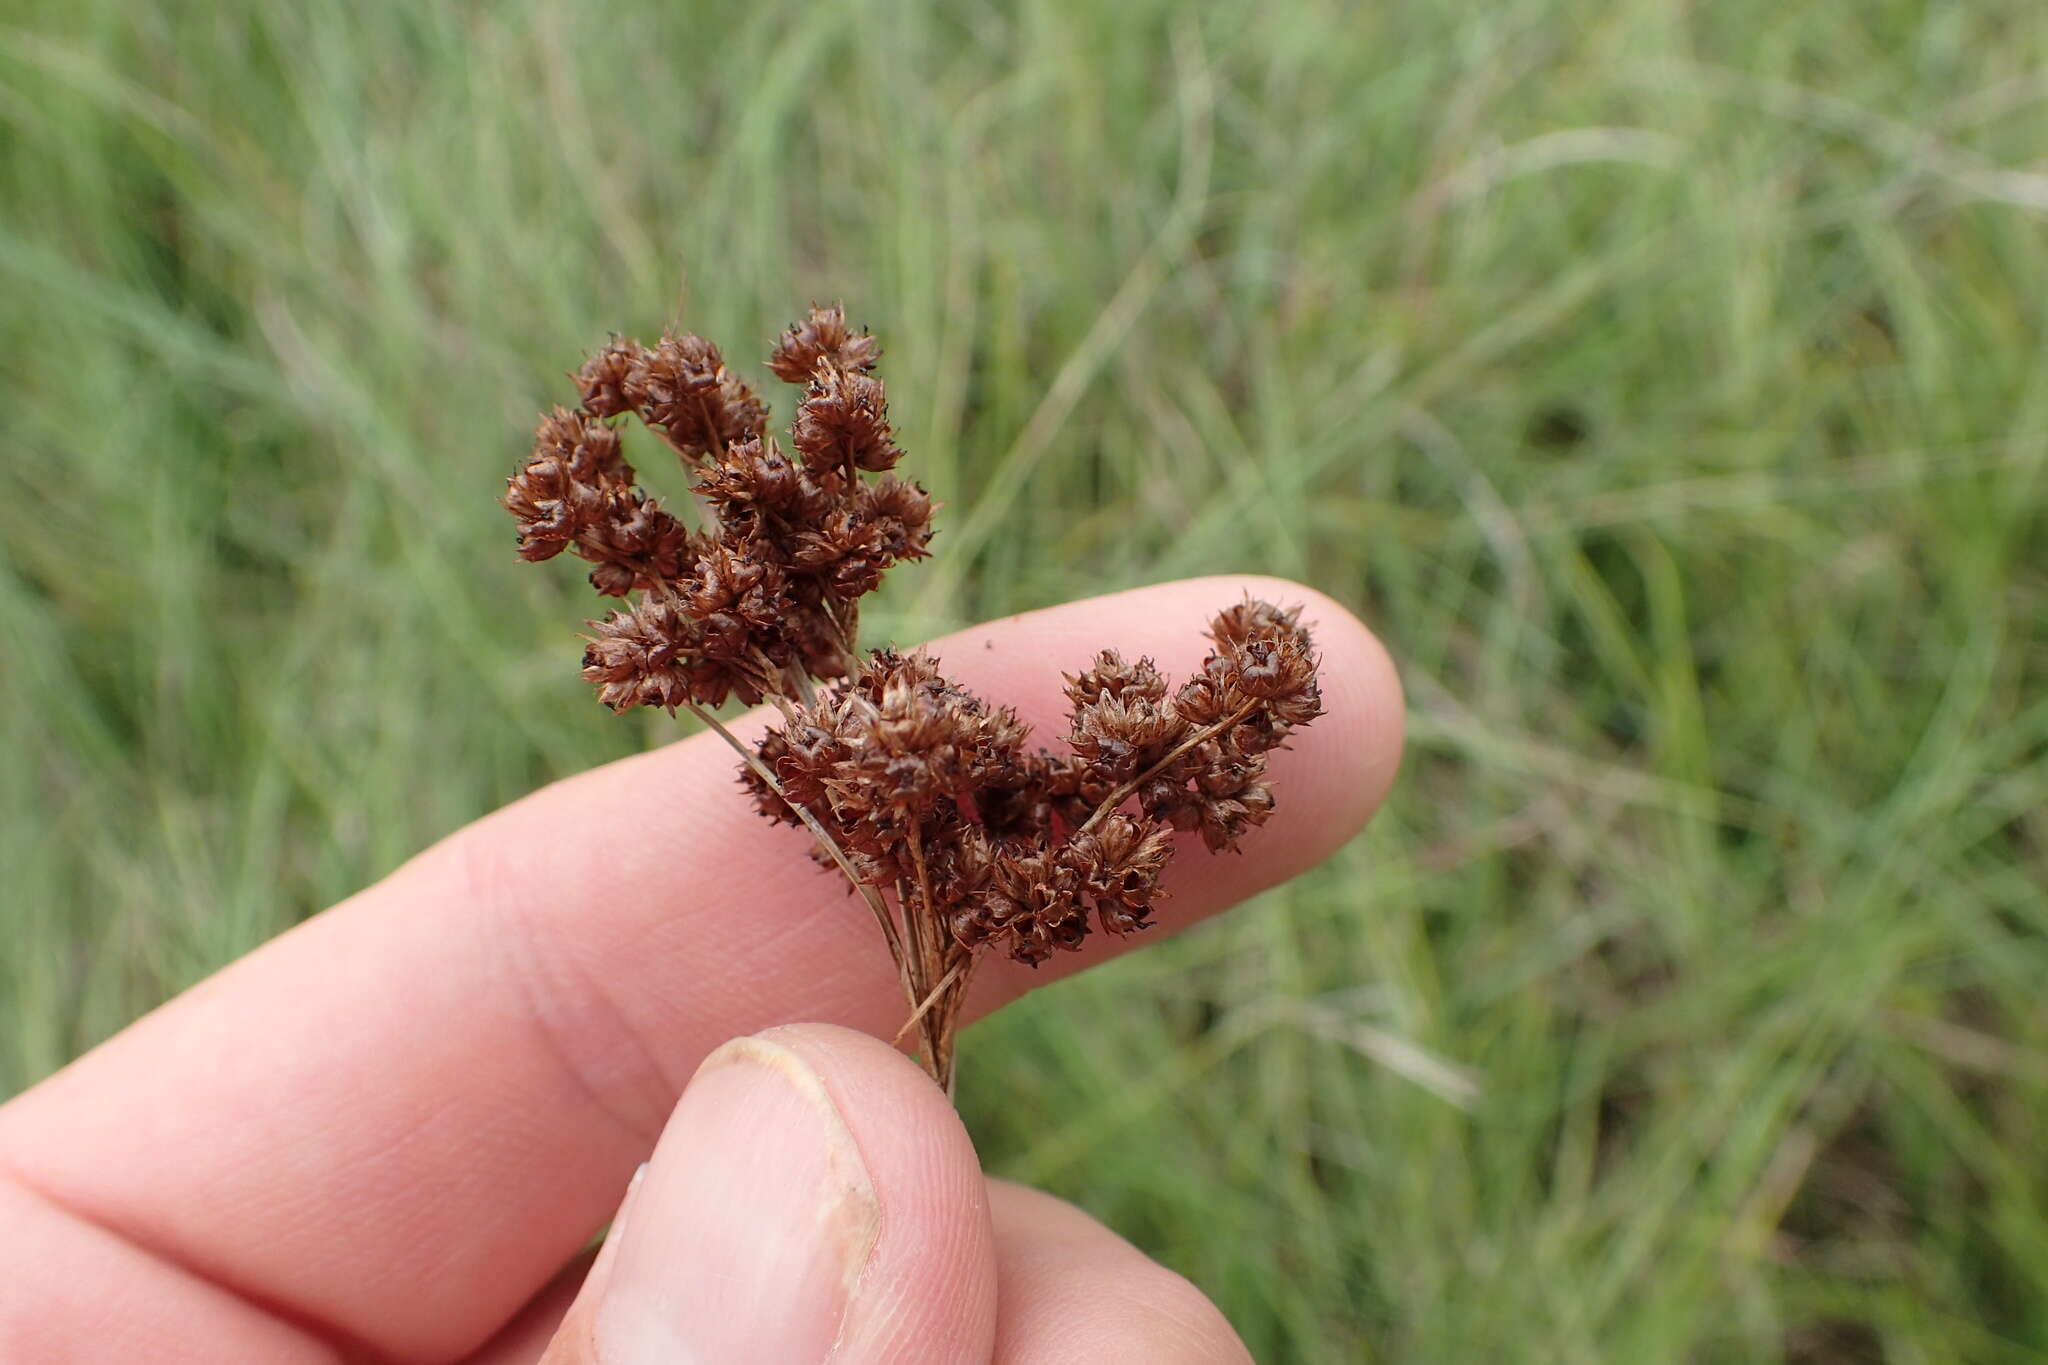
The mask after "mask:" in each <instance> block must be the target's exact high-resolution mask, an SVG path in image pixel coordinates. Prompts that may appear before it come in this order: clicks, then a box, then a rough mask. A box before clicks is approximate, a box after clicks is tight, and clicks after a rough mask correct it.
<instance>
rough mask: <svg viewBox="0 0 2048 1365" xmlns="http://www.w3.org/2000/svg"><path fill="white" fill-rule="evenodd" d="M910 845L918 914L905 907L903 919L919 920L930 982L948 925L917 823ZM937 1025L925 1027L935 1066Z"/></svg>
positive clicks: (922, 965)
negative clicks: (942, 921)
mask: <svg viewBox="0 0 2048 1365" xmlns="http://www.w3.org/2000/svg"><path fill="white" fill-rule="evenodd" d="M909 843H910V865H911V866H912V867H913V868H915V869H916V871H917V914H916V915H915V916H913V915H912V914H911V913H910V907H909V906H908V905H905V906H904V909H903V920H904V923H905V924H908V923H910V921H911V920H912V919H913V918H914V919H916V920H917V921H918V952H919V958H918V969H919V979H920V980H923V981H929V980H931V979H932V978H933V977H935V976H938V975H939V971H938V966H939V961H940V959H939V943H938V937H939V935H940V934H941V933H942V932H943V930H944V926H942V925H941V924H940V923H939V912H938V907H937V906H936V905H935V904H934V903H933V901H932V880H931V873H930V872H929V871H928V870H927V869H926V867H925V861H924V835H923V834H921V833H920V832H919V831H918V827H917V825H916V824H914V823H913V824H912V825H911V826H910V839H909ZM937 1022H938V1021H937V1020H930V1021H928V1022H927V1023H926V1025H925V1037H926V1039H927V1040H928V1042H929V1044H930V1047H931V1052H932V1059H933V1062H934V1063H935V1064H939V1062H940V1053H941V1052H942V1051H943V1049H942V1047H941V1035H940V1033H939V1031H938V1030H937V1029H936V1028H935V1027H933V1025H934V1024H936V1023H937ZM934 1079H936V1073H934Z"/></svg>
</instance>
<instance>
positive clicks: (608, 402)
mask: <svg viewBox="0 0 2048 1365" xmlns="http://www.w3.org/2000/svg"><path fill="white" fill-rule="evenodd" d="M646 353H647V348H646V347H645V346H642V345H641V344H640V343H639V342H637V341H631V340H628V339H626V338H623V337H613V338H612V341H611V344H610V345H608V346H606V347H605V348H604V349H603V350H601V351H599V352H598V353H597V354H596V355H594V356H592V357H590V359H588V360H586V361H584V362H583V365H582V367H581V368H579V369H578V370H577V371H576V373H575V374H574V375H572V376H570V377H571V378H573V379H574V380H575V381H576V389H577V392H579V393H581V394H582V395H583V410H584V411H585V412H587V413H589V414H590V415H591V416H593V417H617V416H618V415H619V414H620V413H624V412H631V411H632V410H633V398H632V395H631V394H630V392H629V376H630V375H631V374H632V372H633V366H634V365H635V364H637V363H638V362H639V360H640V358H641V357H642V356H644V355H645V354H646Z"/></svg>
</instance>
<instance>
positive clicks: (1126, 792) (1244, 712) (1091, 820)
mask: <svg viewBox="0 0 2048 1365" xmlns="http://www.w3.org/2000/svg"><path fill="white" fill-rule="evenodd" d="M1258 709H1259V704H1258V703H1257V702H1256V701H1248V702H1246V703H1245V704H1244V705H1243V706H1240V707H1239V708H1237V710H1236V711H1235V712H1233V713H1232V714H1230V715H1228V716H1225V717H1224V718H1223V719H1222V720H1219V721H1217V722H1216V723H1215V724H1214V725H1205V726H1203V727H1202V728H1201V729H1199V730H1197V731H1195V733H1193V734H1192V735H1189V736H1188V737H1187V738H1186V739H1184V740H1182V741H1181V742H1180V743H1178V744H1176V745H1174V746H1173V748H1172V749H1171V750H1170V751H1168V753H1167V755H1166V757H1164V758H1162V759H1160V760H1159V761H1158V762H1157V763H1154V764H1153V765H1152V766H1151V767H1149V768H1147V769H1145V771H1144V772H1141V773H1139V774H1138V775H1137V776H1136V777H1134V778H1132V779H1131V780H1130V781H1128V782H1126V783H1124V784H1123V785H1122V786H1121V787H1118V788H1117V789H1116V790H1115V791H1113V792H1111V793H1110V794H1109V795H1108V796H1105V797H1103V798H1102V804H1101V805H1099V806H1097V807H1096V808H1095V813H1094V814H1093V815H1091V816H1089V817H1088V820H1087V823H1086V824H1084V825H1082V826H1081V828H1079V829H1077V830H1075V831H1074V833H1075V834H1076V835H1082V834H1086V833H1087V832H1088V831H1089V830H1091V829H1094V828H1095V826H1096V825H1097V824H1098V823H1100V822H1101V820H1102V818H1103V817H1104V816H1106V815H1108V814H1109V813H1110V812H1111V811H1113V810H1115V809H1116V808H1117V807H1118V806H1121V805H1122V804H1123V803H1124V802H1125V801H1127V800H1129V799H1130V795H1131V793H1132V792H1134V791H1136V790H1137V789H1138V788H1140V787H1142V786H1144V785H1145V784H1146V783H1147V782H1150V781H1151V780H1152V779H1153V778H1154V777H1156V776H1158V775H1159V774H1160V773H1162V772H1164V771H1165V770H1166V768H1167V765H1169V764H1171V763H1172V762H1173V761H1174V760H1175V759H1177V758H1179V757H1180V756H1181V755H1182V754H1184V753H1186V752H1187V751H1188V750H1190V749H1192V748H1194V747H1195V746H1196V745H1197V744H1201V743H1203V742H1204V741H1207V740H1211V739H1214V738H1215V737H1216V736H1218V735H1220V734H1222V733H1223V732H1224V731H1225V730H1228V729H1229V728H1230V727H1231V726H1233V725H1235V724H1237V723H1238V722H1239V721H1241V720H1243V719H1244V718H1245V717H1246V716H1249V715H1250V714H1251V713H1252V712H1254V711H1256V710H1258Z"/></svg>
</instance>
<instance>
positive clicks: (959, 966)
mask: <svg viewBox="0 0 2048 1365" xmlns="http://www.w3.org/2000/svg"><path fill="white" fill-rule="evenodd" d="M972 961H974V959H973V957H971V956H970V955H968V954H966V953H961V954H960V955H958V956H957V957H955V958H954V959H953V965H952V967H951V968H950V969H949V970H948V971H947V972H946V974H945V975H944V976H942V977H940V978H939V984H938V985H936V986H934V987H932V989H931V993H930V994H928V995H926V996H925V998H924V1000H923V1001H922V1002H920V1003H919V1005H918V1007H917V1008H916V1009H915V1010H913V1011H911V1015H910V1017H909V1018H908V1019H905V1020H904V1021H903V1027H902V1028H900V1029H897V1030H896V1036H895V1037H894V1038H891V1039H890V1040H889V1041H890V1042H892V1043H900V1042H902V1041H903V1035H904V1034H906V1033H908V1032H910V1030H912V1029H913V1028H916V1027H917V1024H918V1021H919V1020H921V1019H923V1018H924V1016H925V1014H926V1013H927V1012H928V1011H929V1010H930V1009H931V1007H932V1006H933V1005H936V1004H938V1003H939V997H940V996H941V995H942V994H944V993H945V990H946V987H948V986H950V985H952V984H953V983H954V982H955V981H958V980H959V979H960V976H961V974H962V973H963V972H965V971H966V970H967V964H968V963H970V962H972Z"/></svg>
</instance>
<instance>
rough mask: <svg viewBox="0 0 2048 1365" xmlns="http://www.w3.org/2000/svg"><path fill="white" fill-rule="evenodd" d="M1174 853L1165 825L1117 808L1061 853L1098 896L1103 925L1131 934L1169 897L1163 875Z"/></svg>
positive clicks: (1114, 931) (1085, 886) (1087, 889)
mask: <svg viewBox="0 0 2048 1365" xmlns="http://www.w3.org/2000/svg"><path fill="white" fill-rule="evenodd" d="M1172 857H1173V838H1172V836H1171V834H1170V833H1169V832H1168V831H1167V829H1166V827H1165V826H1164V825H1161V824H1159V823H1158V822H1156V821H1153V820H1149V819H1146V818H1144V817H1141V816H1135V815H1126V814H1124V813H1123V812H1121V811H1119V812H1117V813H1116V814H1114V815H1111V816H1110V817H1109V818H1108V819H1106V820H1104V821H1102V822H1101V823H1100V824H1098V825H1097V826H1096V827H1095V828H1093V829H1091V830H1088V831H1087V832H1085V833H1077V834H1075V835H1074V837H1073V838H1072V839H1070V840H1068V841H1067V844H1066V846H1065V847H1064V848H1062V849H1061V850H1060V858H1061V860H1062V861H1063V862H1065V863H1066V864H1067V866H1069V867H1070V868H1072V869H1073V871H1074V874H1075V875H1076V876H1077V877H1079V878H1080V882H1081V888H1082V890H1083V891H1085V892H1086V893H1087V894H1088V895H1089V896H1091V897H1093V898H1094V900H1095V911H1096V914H1097V916H1098V917H1099V918H1100V919H1101V921H1102V927H1103V928H1104V929H1105V930H1107V931H1108V932H1110V933H1112V934H1128V933H1130V932H1132V931H1133V930H1136V929H1143V928H1145V927H1146V926H1147V925H1148V924H1150V923H1151V920H1150V918H1149V916H1150V915H1151V913H1152V907H1153V906H1155V905H1157V904H1158V903H1159V902H1160V901H1161V900H1163V899H1165V897H1166V893H1165V892H1164V891H1161V890H1160V889H1159V874H1160V873H1161V872H1162V871H1163V870H1164V869H1165V867H1166V864H1167V862H1168V860H1169V859H1171V858H1172Z"/></svg>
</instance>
